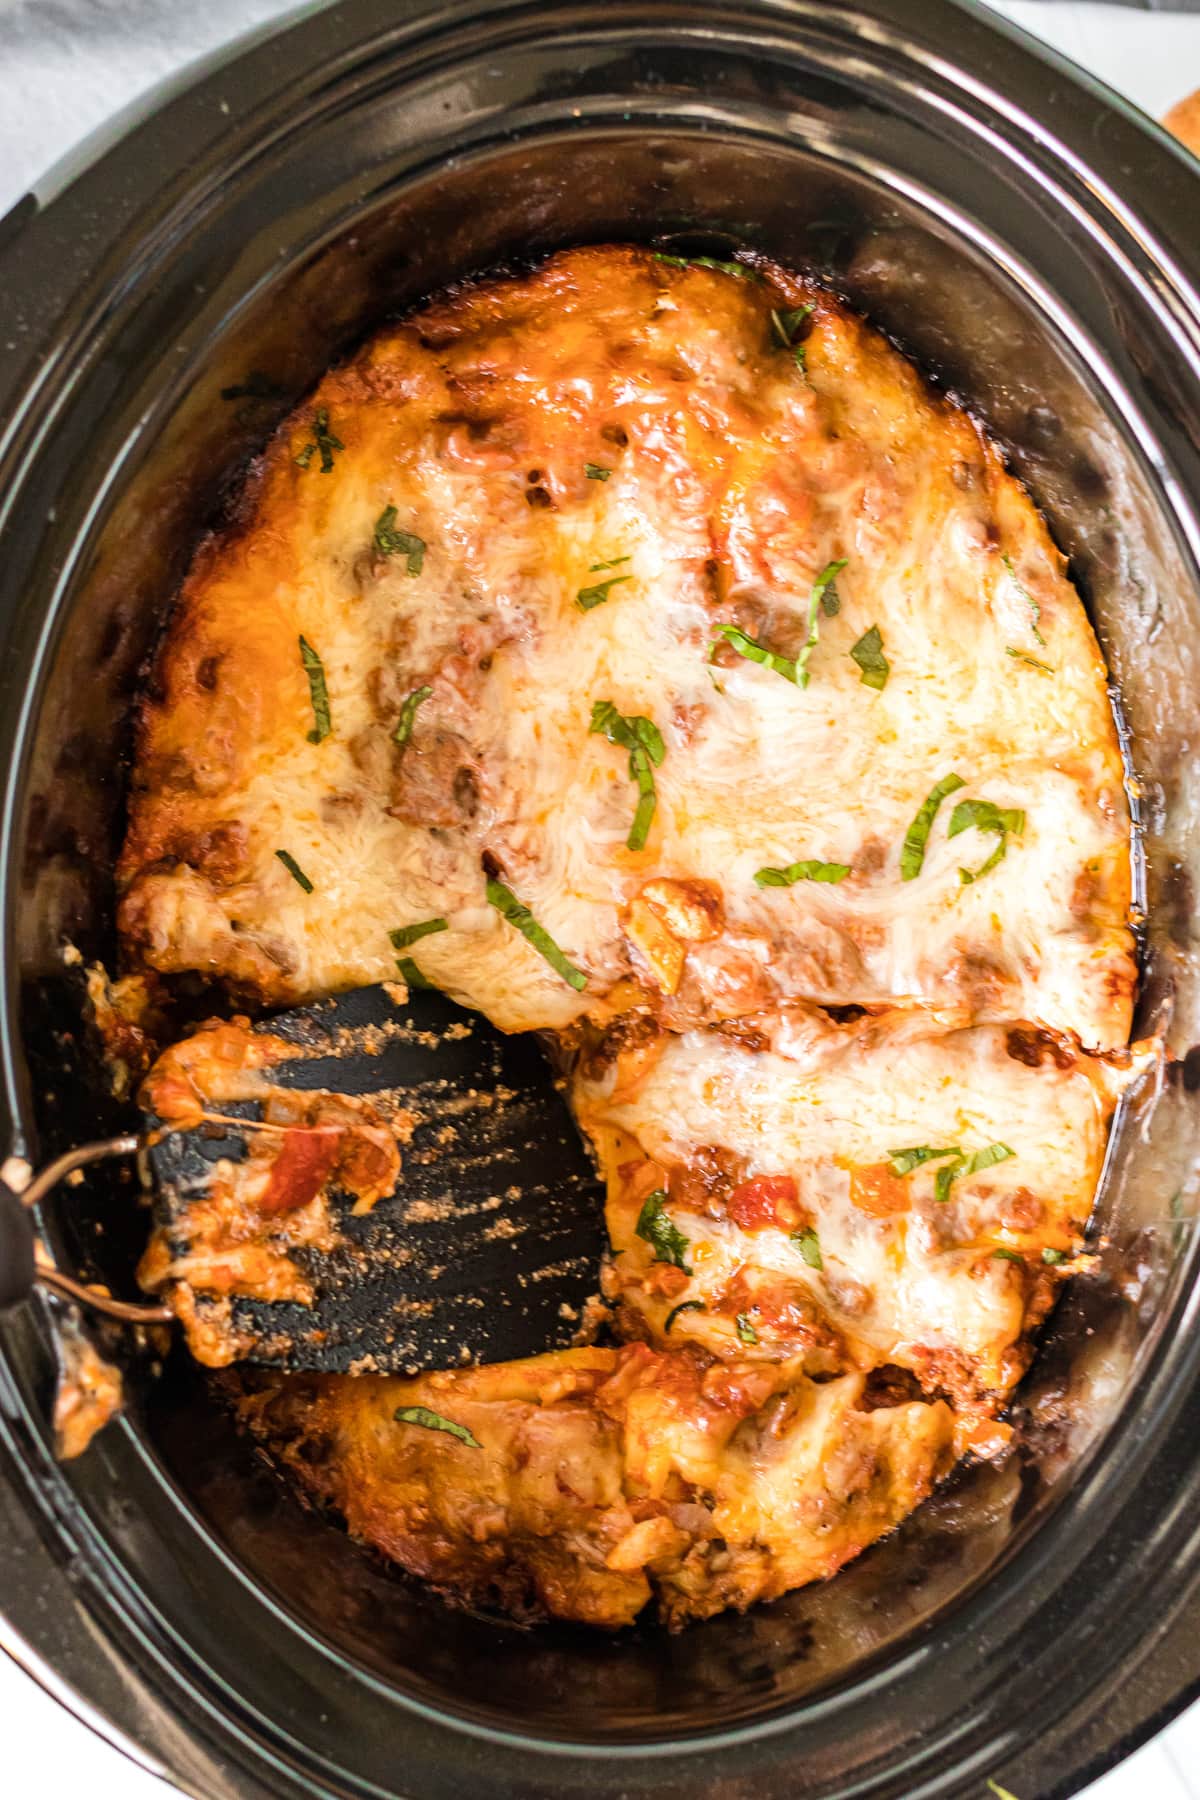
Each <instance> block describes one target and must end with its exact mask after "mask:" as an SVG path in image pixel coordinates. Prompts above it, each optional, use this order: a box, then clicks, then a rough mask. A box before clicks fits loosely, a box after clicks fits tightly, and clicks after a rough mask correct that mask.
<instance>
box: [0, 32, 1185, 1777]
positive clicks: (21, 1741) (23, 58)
mask: <svg viewBox="0 0 1200 1800" xmlns="http://www.w3.org/2000/svg"><path fill="white" fill-rule="evenodd" d="M997 4H998V10H1000V11H1002V12H1004V13H1006V14H1007V15H1008V16H1009V17H1010V18H1012V19H1015V20H1016V21H1017V22H1018V23H1019V24H1021V25H1023V26H1025V27H1026V29H1027V30H1029V31H1033V32H1036V33H1038V34H1039V35H1040V36H1042V37H1043V38H1045V39H1046V40H1047V41H1048V42H1049V43H1052V44H1053V45H1054V46H1055V48H1056V49H1058V50H1061V51H1062V52H1063V53H1064V54H1065V55H1067V56H1070V57H1072V58H1074V60H1075V61H1077V62H1079V63H1081V64H1083V66H1084V67H1085V68H1087V69H1090V70H1092V72H1093V73H1095V74H1096V75H1099V76H1100V77H1101V78H1102V79H1103V80H1105V81H1108V82H1110V83H1111V84H1112V86H1114V87H1116V88H1119V89H1121V90H1122V91H1123V92H1124V93H1125V94H1127V95H1128V96H1129V98H1130V99H1132V100H1135V101H1136V102H1137V103H1138V104H1139V105H1141V106H1144V107H1145V108H1146V109H1147V111H1149V112H1152V113H1155V114H1159V113H1162V112H1164V111H1165V110H1166V108H1167V107H1168V106H1169V105H1171V103H1172V102H1173V101H1175V100H1178V99H1180V98H1182V96H1183V95H1184V94H1185V93H1187V92H1188V91H1190V90H1191V89H1192V88H1194V87H1200V15H1193V16H1191V17H1185V16H1182V15H1180V14H1177V13H1154V14H1150V13H1145V12H1140V11H1135V10H1132V9H1128V8H1124V7H1118V6H1100V5H1093V4H1053V5H1049V4H1046V3H1045V0H997ZM291 10H293V4H292V0H204V4H203V5H192V4H185V3H184V0H0V215H2V214H3V213H4V211H5V210H6V209H7V208H8V207H9V206H11V205H12V204H13V203H14V202H15V201H16V200H18V199H19V198H20V196H21V195H22V194H23V193H24V191H25V189H26V188H27V187H28V186H30V185H31V184H32V183H33V182H34V181H35V180H36V179H37V177H38V176H40V175H41V174H42V173H43V172H44V170H45V169H46V168H48V167H49V166H50V165H51V164H52V163H54V162H56V161H57V160H58V159H59V158H60V157H61V156H63V155H64V154H65V153H66V152H67V151H68V150H70V149H71V148H72V147H73V146H74V145H76V144H77V143H78V142H79V141H80V139H81V138H83V137H85V136H86V135H87V134H88V133H89V132H90V131H92V130H94V129H95V127H96V126H98V125H100V124H102V123H103V121H104V120H105V119H107V118H108V117H110V115H111V114H112V113H114V112H116V111H117V110H118V109H119V108H121V107H122V106H124V105H126V103H127V102H128V101H130V100H132V99H134V98H135V97H136V96H137V95H138V94H140V93H142V92H144V91H145V89H146V88H148V87H150V86H152V85H153V83H155V82H156V81H159V80H161V79H162V78H163V76H165V75H169V74H171V73H172V72H173V71H174V70H176V69H178V68H180V67H182V66H183V65H184V64H185V63H187V62H190V61H191V60H192V59H193V58H195V57H197V56H201V55H204V54H205V53H206V52H208V51H210V50H212V49H214V48H215V47H216V46H217V45H219V44H221V43H223V42H225V41H226V40H228V39H229V38H231V37H234V36H236V35H238V34H239V33H241V32H244V31H247V30H249V29H250V28H251V27H252V26H255V25H258V24H261V23H262V22H264V21H265V20H268V19H271V18H276V17H279V16H281V15H282V14H284V13H286V12H289V11H291ZM2 1646H3V1627H2V1625H0V1744H2V1745H3V1765H2V1766H3V1775H2V1776H0V1793H3V1794H4V1795H5V1796H6V1797H8V1796H11V1800H35V1797H36V1800H165V1796H166V1794H167V1792H168V1790H167V1787H166V1784H165V1783H163V1782H162V1781H160V1780H159V1779H158V1778H157V1777H156V1776H154V1775H153V1774H149V1773H147V1772H146V1771H145V1770H144V1769H142V1768H139V1767H137V1766H135V1764H133V1763H132V1762H130V1761H129V1760H128V1759H127V1758H126V1757H125V1756H123V1755H122V1754H121V1753H120V1752H119V1751H117V1750H114V1749H113V1748H111V1746H110V1745H108V1744H106V1743H105V1742H103V1741H102V1740H101V1739H100V1738H99V1737H97V1736H96V1735H95V1734H94V1733H93V1732H91V1731H90V1730H89V1729H88V1728H87V1726H86V1725H83V1724H81V1723H80V1722H79V1721H78V1720H77V1719H75V1718H73V1717H72V1716H71V1715H70V1714H69V1713H67V1712H66V1711H65V1710H64V1709H63V1707H62V1706H60V1705H59V1704H58V1702H57V1701H56V1700H54V1699H52V1698H51V1697H50V1695H49V1694H47V1693H44V1692H43V1691H42V1690H41V1689H40V1688H38V1687H37V1686H36V1685H35V1684H34V1682H32V1681H31V1680H30V1679H29V1677H28V1676H27V1675H25V1674H24V1673H22V1671H21V1670H20V1669H18V1668H17V1666H16V1665H15V1663H13V1662H11V1661H10V1660H9V1659H8V1657H7V1656H5V1655H4V1654H3V1651H2ZM996 1777H997V1779H998V1780H1000V1781H1003V1779H1004V1771H1003V1770H1002V1769H998V1770H997V1771H996ZM980 1800H988V1796H987V1794H986V1792H981V1794H980ZM1019 1800H1039V1797H1038V1796H1037V1795H1036V1794H1030V1793H1023V1794H1022V1795H1020V1796H1019ZM1086 1800H1200V1704H1198V1705H1197V1706H1194V1707H1193V1708H1192V1709H1191V1711H1190V1712H1187V1713H1185V1714H1184V1715H1183V1717H1182V1718H1180V1719H1178V1720H1177V1721H1176V1722H1175V1724H1174V1725H1172V1726H1171V1727H1170V1729H1169V1730H1167V1731H1165V1732H1164V1733H1163V1734H1162V1735H1161V1736H1160V1737H1158V1738H1156V1739H1155V1740H1154V1741H1153V1742H1152V1743H1150V1744H1147V1745H1146V1746H1145V1747H1144V1748H1143V1749H1142V1750H1140V1751H1139V1752H1138V1753H1137V1755H1135V1756H1133V1757H1130V1758H1129V1760H1128V1761H1127V1762H1125V1763H1123V1764H1122V1765H1121V1766H1120V1768H1118V1769H1114V1770H1113V1771H1112V1772H1111V1774H1109V1775H1106V1776H1105V1777H1104V1778H1103V1780H1101V1781H1098V1782H1096V1783H1095V1784H1094V1785H1093V1786H1092V1787H1090V1788H1089V1789H1088V1790H1087V1793H1086Z"/></svg>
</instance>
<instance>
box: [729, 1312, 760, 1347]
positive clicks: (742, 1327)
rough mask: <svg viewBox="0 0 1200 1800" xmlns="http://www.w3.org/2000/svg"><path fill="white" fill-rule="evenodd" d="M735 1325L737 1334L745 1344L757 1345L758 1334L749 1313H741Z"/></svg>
mask: <svg viewBox="0 0 1200 1800" xmlns="http://www.w3.org/2000/svg"><path fill="white" fill-rule="evenodd" d="M735 1323H736V1325H737V1334H738V1336H739V1337H740V1338H741V1340H742V1342H743V1344H757V1342H758V1333H757V1331H755V1329H754V1326H753V1325H752V1324H751V1322H750V1315H749V1313H739V1314H738V1316H737V1319H736V1321H735Z"/></svg>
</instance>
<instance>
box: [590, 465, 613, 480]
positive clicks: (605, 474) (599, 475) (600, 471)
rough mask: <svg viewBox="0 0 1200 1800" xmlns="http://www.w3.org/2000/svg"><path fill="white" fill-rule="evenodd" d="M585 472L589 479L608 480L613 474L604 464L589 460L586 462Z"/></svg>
mask: <svg viewBox="0 0 1200 1800" xmlns="http://www.w3.org/2000/svg"><path fill="white" fill-rule="evenodd" d="M583 472H584V474H585V475H586V476H587V478H588V480H589V481H607V480H608V478H609V476H610V475H611V474H612V470H611V469H606V468H605V467H604V466H603V464H601V463H589V462H585V463H584V465H583Z"/></svg>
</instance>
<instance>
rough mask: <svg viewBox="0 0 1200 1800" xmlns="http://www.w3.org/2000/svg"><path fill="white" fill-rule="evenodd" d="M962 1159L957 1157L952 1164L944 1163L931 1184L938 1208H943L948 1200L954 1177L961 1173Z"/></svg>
mask: <svg viewBox="0 0 1200 1800" xmlns="http://www.w3.org/2000/svg"><path fill="white" fill-rule="evenodd" d="M962 1168H963V1158H962V1156H961V1155H960V1156H958V1157H957V1158H956V1160H955V1161H954V1162H952V1163H944V1164H943V1165H942V1167H941V1168H940V1169H939V1170H938V1172H937V1175H936V1177H935V1179H934V1183H933V1197H934V1199H935V1200H936V1201H937V1203H938V1205H939V1206H944V1205H945V1204H946V1201H947V1200H949V1198H950V1189H951V1186H952V1185H953V1182H954V1178H955V1176H956V1175H959V1174H961V1173H962Z"/></svg>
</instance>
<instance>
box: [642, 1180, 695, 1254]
mask: <svg viewBox="0 0 1200 1800" xmlns="http://www.w3.org/2000/svg"><path fill="white" fill-rule="evenodd" d="M666 1198H667V1196H666V1194H665V1192H664V1191H663V1189H662V1188H655V1190H654V1192H653V1193H652V1194H648V1195H647V1197H646V1199H645V1201H644V1202H643V1203H642V1210H641V1212H640V1213H639V1214H638V1222H637V1224H636V1225H635V1226H634V1230H635V1231H636V1233H637V1235H638V1237H640V1238H641V1239H642V1241H643V1242H644V1243H647V1244H649V1245H650V1248H651V1249H652V1250H653V1251H654V1260H655V1262H661V1263H670V1264H671V1265H672V1267H674V1268H676V1269H682V1270H683V1272H684V1274H685V1275H690V1274H691V1273H692V1271H691V1269H690V1268H689V1267H688V1261H687V1253H688V1246H689V1243H690V1241H691V1240H690V1239H689V1238H685V1237H684V1235H683V1233H682V1231H680V1230H679V1228H678V1226H676V1225H674V1224H672V1222H671V1220H670V1219H669V1218H668V1216H667V1214H666V1213H665V1212H664V1211H663V1206H664V1204H665V1202H666Z"/></svg>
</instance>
